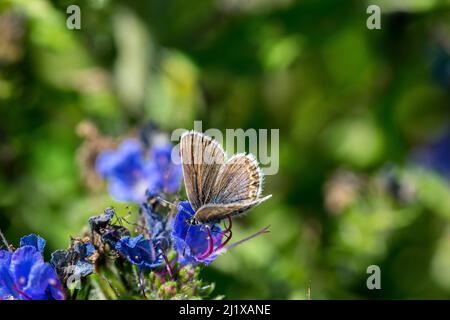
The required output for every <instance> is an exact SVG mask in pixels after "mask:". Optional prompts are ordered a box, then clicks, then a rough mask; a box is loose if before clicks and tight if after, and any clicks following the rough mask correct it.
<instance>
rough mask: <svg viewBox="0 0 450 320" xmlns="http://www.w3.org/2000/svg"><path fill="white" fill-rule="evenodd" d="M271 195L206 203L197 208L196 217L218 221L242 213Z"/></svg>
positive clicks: (204, 221) (208, 221) (199, 219)
mask: <svg viewBox="0 0 450 320" xmlns="http://www.w3.org/2000/svg"><path fill="white" fill-rule="evenodd" d="M270 197H272V195H269V196H266V197H264V198H261V199H258V200H255V201H247V202H236V203H228V204H205V205H204V206H202V207H201V208H200V209H198V210H197V212H196V213H195V219H196V220H197V221H199V222H201V223H211V222H218V221H220V220H222V219H224V218H226V217H233V216H237V215H241V214H243V213H245V212H247V211H248V210H250V209H251V208H253V207H255V206H257V205H259V204H261V203H262V202H264V201H266V200H267V199H269V198H270Z"/></svg>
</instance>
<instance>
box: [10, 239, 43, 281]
mask: <svg viewBox="0 0 450 320" xmlns="http://www.w3.org/2000/svg"><path fill="white" fill-rule="evenodd" d="M43 261H44V259H43V258H42V255H41V253H40V252H39V251H37V249H36V248H35V247H33V246H23V247H20V248H18V249H17V250H16V251H15V252H14V253H13V255H12V257H11V267H10V270H11V272H12V274H13V277H14V279H15V283H16V285H17V287H18V288H19V289H22V288H23V287H24V286H26V285H27V283H28V277H29V275H30V271H31V268H32V267H33V265H34V264H35V263H39V262H43Z"/></svg>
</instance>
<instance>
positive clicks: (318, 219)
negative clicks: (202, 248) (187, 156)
mask: <svg viewBox="0 0 450 320" xmlns="http://www.w3.org/2000/svg"><path fill="white" fill-rule="evenodd" d="M71 4H78V5H79V6H80V8H81V30H69V29H68V28H67V27H66V19H67V16H68V15H67V14H66V8H67V7H68V6H69V5H71ZM369 4H378V5H380V7H381V12H382V17H381V27H382V28H381V30H368V29H367V27H366V19H367V18H368V16H369V15H368V14H367V13H366V8H367V6H368V5H369ZM449 22H450V3H449V1H447V0H442V1H439V0H402V1H388V0H385V1H381V0H380V1H375V0H373V1H361V0H354V1H350V0H342V1H337V0H336V1H332V0H330V1H323V0H320V1H319V0H305V1H293V0H247V1H238V0H199V1H185V0H145V1H144V0H141V1H138V0H122V1H119V0H116V1H114V0H80V1H77V0H73V1H69V0H60V1H50V0H0V172H1V175H0V228H1V230H3V231H4V233H5V234H6V236H7V238H8V239H9V240H10V242H12V243H14V244H17V242H18V239H19V238H20V237H21V236H22V235H24V234H28V233H30V232H35V233H39V234H40V235H41V236H43V237H44V238H46V239H47V241H48V245H49V248H50V249H51V250H54V249H57V248H64V247H66V246H67V245H68V244H69V235H73V236H75V235H78V234H80V232H81V231H82V229H83V227H84V226H85V225H86V222H87V218H88V217H89V216H92V215H94V214H99V213H100V212H101V211H102V209H103V208H104V207H106V206H108V205H111V204H115V205H116V207H117V208H118V211H119V212H125V211H126V208H125V206H126V205H125V204H118V203H114V202H113V201H112V200H111V199H110V197H109V196H108V195H107V193H106V191H105V190H104V189H102V190H97V191H95V192H94V191H92V190H89V188H87V187H86V185H85V184H84V183H83V180H82V178H81V173H80V168H79V166H78V165H77V161H76V159H77V154H78V153H77V150H78V149H79V147H80V145H82V143H83V139H82V138H80V137H79V136H78V135H77V133H76V127H77V124H78V123H79V122H80V121H82V120H85V119H90V120H91V121H93V122H94V123H95V124H96V125H97V126H98V127H99V130H101V132H103V133H104V134H105V135H110V136H113V137H121V136H123V135H125V134H128V133H129V132H131V131H132V130H133V129H134V128H136V127H138V126H140V125H142V124H144V123H145V122H146V121H148V120H151V121H153V122H155V123H157V124H159V125H160V126H161V127H162V128H164V129H165V130H167V131H169V132H170V131H171V130H173V129H175V128H180V127H181V128H192V127H193V121H194V120H202V121H203V128H204V129H206V128H219V129H222V130H224V129H225V128H244V129H247V128H256V129H258V128H267V129H271V128H279V129H280V170H279V173H278V174H277V175H274V176H268V177H267V178H266V187H265V190H266V191H265V193H266V194H273V198H272V199H271V200H270V201H267V202H266V203H264V204H263V205H261V206H259V207H258V208H256V209H254V210H253V212H252V213H251V214H249V215H247V216H246V217H244V218H242V219H239V220H236V227H235V230H236V235H235V239H239V238H242V237H245V236H246V235H248V234H250V233H252V232H255V231H256V230H258V229H259V228H262V227H264V226H266V225H268V224H271V226H272V227H271V233H269V234H267V235H264V236H262V237H259V238H257V239H254V240H252V241H250V242H248V243H246V244H245V245H242V246H240V247H237V248H235V249H233V250H232V251H231V252H229V253H227V254H226V255H224V256H221V257H220V258H218V259H217V261H215V262H214V263H213V264H212V265H211V266H210V267H208V268H205V269H204V271H202V274H203V278H205V280H209V281H212V282H216V290H215V293H216V294H225V295H226V298H230V299H233V298H234V299H240V298H256V299H259V298H273V299H306V297H307V288H308V285H309V284H310V286H311V298H312V299H337V298H343V299H349V298H357V299H360V298H386V299H411V298H446V299H448V298H450V188H449V181H450V180H449V178H450V175H448V174H446V172H445V170H444V171H443V170H440V171H436V170H432V169H429V168H428V169H427V168H425V167H423V166H421V165H420V163H419V164H418V163H416V161H414V150H416V149H417V148H419V149H420V148H421V147H420V146H422V145H426V144H427V143H428V141H430V139H433V137H436V136H437V135H439V134H440V133H442V132H443V131H445V128H446V127H448V125H449V124H450V121H449V120H450V99H449V98H450V91H449V88H450V76H449V75H450V62H449V61H450V57H449V53H450V23H449ZM441 147H442V146H441ZM443 149H444V151H443V152H442V150H441V152H437V153H436V154H437V155H436V156H437V161H438V162H439V161H441V162H442V164H443V167H444V168H445V166H447V167H449V166H450V157H448V152H449V151H450V145H449V143H448V142H447V144H444V146H443ZM426 152H428V153H430V154H431V156H434V154H433V152H434V151H433V148H431V149H427V151H426ZM445 152H447V158H445ZM449 172H450V170H449V171H447V173H449ZM49 251H50V250H47V253H48V252H49ZM372 264H376V265H379V266H380V268H381V274H382V277H381V286H382V289H381V290H372V291H371V290H368V289H367V287H366V279H367V277H368V274H367V273H366V269H367V267H368V266H369V265H372Z"/></svg>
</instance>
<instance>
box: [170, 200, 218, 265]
mask: <svg viewBox="0 0 450 320" xmlns="http://www.w3.org/2000/svg"><path fill="white" fill-rule="evenodd" d="M193 215H194V210H193V209H192V207H191V205H190V203H189V202H188V201H183V202H180V203H179V205H178V213H177V215H176V217H175V220H174V223H173V231H172V238H173V243H174V248H175V250H176V251H177V253H178V259H179V261H180V263H181V264H182V265H183V264H198V263H203V264H209V263H211V262H212V261H214V260H215V259H216V257H217V255H216V254H214V253H213V254H211V255H209V256H208V257H207V258H203V255H204V253H205V252H206V251H207V250H208V249H209V240H208V237H209V233H208V230H207V228H208V227H207V226H206V225H204V224H200V225H191V224H189V219H190V218H191V217H192V216H193ZM209 227H210V228H211V234H212V237H213V246H214V249H216V248H217V247H218V246H220V244H221V243H222V237H223V236H222V233H221V229H220V227H219V225H217V224H215V225H213V226H209Z"/></svg>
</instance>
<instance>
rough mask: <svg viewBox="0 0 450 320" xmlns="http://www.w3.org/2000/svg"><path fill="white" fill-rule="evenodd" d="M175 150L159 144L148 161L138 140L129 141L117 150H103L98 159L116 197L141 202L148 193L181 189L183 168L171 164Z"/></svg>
mask: <svg viewBox="0 0 450 320" xmlns="http://www.w3.org/2000/svg"><path fill="white" fill-rule="evenodd" d="M171 148H172V147H171V145H170V144H164V145H156V146H154V147H153V149H152V150H151V157H150V158H148V157H146V152H145V150H144V148H143V147H142V145H141V144H140V143H139V142H138V141H137V140H133V139H128V140H125V141H123V142H122V143H121V144H120V146H119V147H118V149H117V150H115V151H114V150H107V151H103V152H102V153H101V154H100V155H99V156H98V158H97V160H96V170H97V172H98V173H99V174H100V176H102V177H103V178H104V179H106V180H107V181H108V189H109V193H110V194H111V196H112V197H113V198H115V199H116V200H119V201H131V202H138V203H140V202H143V201H145V198H146V191H147V190H150V191H152V192H155V193H158V192H171V193H173V192H176V191H177V190H178V188H179V185H180V181H181V175H182V173H181V166H180V165H175V164H174V163H173V162H172V161H171Z"/></svg>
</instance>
